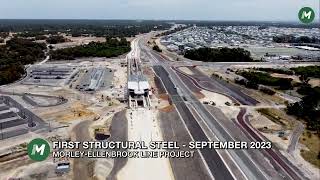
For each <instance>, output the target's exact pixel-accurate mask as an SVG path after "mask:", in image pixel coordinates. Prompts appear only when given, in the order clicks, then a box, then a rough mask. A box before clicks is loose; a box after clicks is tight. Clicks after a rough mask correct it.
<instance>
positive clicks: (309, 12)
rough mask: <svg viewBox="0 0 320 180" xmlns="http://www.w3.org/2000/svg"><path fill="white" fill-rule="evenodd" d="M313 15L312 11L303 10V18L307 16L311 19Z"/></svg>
mask: <svg viewBox="0 0 320 180" xmlns="http://www.w3.org/2000/svg"><path fill="white" fill-rule="evenodd" d="M311 15H312V11H308V12H307V11H303V13H302V14H301V19H304V18H307V19H310V18H311Z"/></svg>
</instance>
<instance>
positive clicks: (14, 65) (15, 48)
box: [0, 38, 46, 85]
mask: <svg viewBox="0 0 320 180" xmlns="http://www.w3.org/2000/svg"><path fill="white" fill-rule="evenodd" d="M44 49H46V45H45V44H40V43H35V42H32V41H31V40H28V39H22V38H13V39H11V40H10V41H7V43H6V45H3V46H0V85H3V84H7V83H11V82H13V81H16V80H18V79H19V78H20V77H21V76H22V75H23V74H24V73H25V71H24V65H25V64H31V63H34V62H35V61H38V60H40V59H42V58H44V52H43V50H44Z"/></svg>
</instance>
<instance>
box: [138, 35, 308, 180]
mask: <svg viewBox="0 0 320 180" xmlns="http://www.w3.org/2000/svg"><path fill="white" fill-rule="evenodd" d="M138 42H139V46H138V47H139V48H141V52H143V53H145V54H147V56H148V58H149V60H150V65H151V66H153V69H154V71H155V72H156V74H157V76H159V78H160V79H161V80H162V82H163V84H164V86H165V88H166V90H167V92H168V94H169V95H170V96H171V99H172V101H173V104H174V105H175V107H176V109H177V111H178V113H179V114H180V116H181V118H182V120H183V121H184V122H185V124H186V126H187V128H188V130H189V131H190V133H191V135H192V136H194V137H195V138H199V139H202V140H203V139H205V140H209V139H210V138H209V136H208V132H204V131H203V127H202V126H199V124H200V123H201V124H205V126H206V127H208V128H209V129H210V131H211V133H212V134H213V136H215V137H217V138H218V139H219V140H220V141H235V139H237V138H238V137H235V136H234V133H233V131H234V129H229V127H225V125H224V124H223V123H221V122H220V120H219V119H218V118H216V116H215V114H213V113H212V112H210V111H209V110H208V109H207V107H206V106H204V105H203V104H202V103H200V102H199V100H198V99H197V98H196V97H195V96H194V95H193V92H192V91H191V90H190V88H189V87H188V86H187V85H186V84H185V82H184V81H183V80H182V79H181V74H179V73H180V72H178V71H176V69H174V63H172V62H169V61H167V60H166V59H165V58H163V57H162V56H161V55H158V54H157V53H156V52H154V51H152V50H150V49H149V48H147V47H146V46H144V44H143V43H142V42H143V41H142V40H138ZM179 64H180V65H181V64H182V63H181V62H179ZM186 64H188V62H187V63H186ZM196 73H198V72H196ZM197 75H199V76H202V74H199V73H198V74H197ZM168 77H169V78H168ZM201 78H205V77H201ZM201 78H200V79H201ZM209 79H210V78H209ZM209 79H204V82H206V81H207V80H208V81H209ZM189 80H191V81H192V82H193V84H195V85H198V86H197V87H198V88H201V89H202V88H206V85H207V84H196V82H197V80H196V79H195V78H194V77H189ZM210 82H212V81H211V80H210ZM213 83H214V84H212V85H209V90H211V91H216V89H210V88H216V87H219V88H220V91H223V92H227V93H228V94H227V95H228V96H231V97H232V98H233V99H236V100H237V101H239V102H241V103H242V104H246V105H255V104H257V101H255V100H254V99H253V98H251V97H249V96H247V95H245V94H243V93H241V91H238V90H237V89H232V87H230V86H226V85H225V84H223V83H221V82H213ZM182 96H183V97H184V98H185V100H187V102H185V101H184V99H183V98H182ZM186 104H188V106H187V105H186ZM189 106H190V107H192V108H194V110H195V111H196V112H197V113H198V115H199V117H200V118H197V119H196V118H195V117H194V116H193V114H191V113H190V109H189V108H188V107H189ZM241 131H242V132H245V131H244V130H243V129H241ZM245 133H246V134H247V132H245ZM194 137H193V138H194ZM246 140H247V138H246ZM258 140H259V139H258ZM249 152H250V153H251V152H252V151H247V150H228V153H229V155H230V156H231V158H232V159H233V160H234V161H235V162H236V164H237V165H238V167H239V169H241V171H242V172H243V173H244V174H245V176H246V178H247V179H302V178H304V177H303V176H301V175H300V174H299V173H298V172H294V171H293V169H295V168H291V164H287V161H284V160H282V159H277V158H278V155H274V157H273V156H272V157H270V156H268V157H265V158H259V159H254V158H252V157H263V156H261V154H263V153H262V152H260V151H259V150H257V151H255V152H254V153H257V154H259V155H260V156H257V155H252V154H249ZM269 152H270V151H269ZM272 153H274V152H272ZM201 154H202V155H203V157H204V161H205V163H206V164H207V165H208V167H209V169H210V171H211V173H212V174H213V176H214V178H216V179H220V178H221V177H220V176H221V174H220V173H219V172H220V171H221V172H223V173H222V174H224V177H225V176H226V175H225V173H226V172H228V171H229V172H228V173H227V174H230V173H231V176H232V172H230V170H229V169H228V167H227V166H228V165H227V164H226V163H223V162H222V161H223V159H222V160H221V158H220V157H219V156H216V155H217V154H218V153H217V152H216V151H213V150H210V151H208V150H203V151H201ZM211 156H213V157H211ZM212 158H214V159H215V161H216V163H217V164H219V165H221V166H219V167H218V169H216V168H217V164H210V161H211V160H212ZM267 158H269V160H271V161H276V162H278V161H279V162H278V164H280V166H281V167H279V168H276V169H271V170H270V167H271V168H273V167H274V166H270V164H269V166H264V165H262V164H264V163H266V164H268V162H269V160H267ZM270 158H271V159H270ZM272 158H275V159H272ZM208 162H209V163H208ZM283 163H284V164H283ZM217 170H218V172H217ZM266 171H268V172H266ZM269 171H273V172H275V173H270V172H269Z"/></svg>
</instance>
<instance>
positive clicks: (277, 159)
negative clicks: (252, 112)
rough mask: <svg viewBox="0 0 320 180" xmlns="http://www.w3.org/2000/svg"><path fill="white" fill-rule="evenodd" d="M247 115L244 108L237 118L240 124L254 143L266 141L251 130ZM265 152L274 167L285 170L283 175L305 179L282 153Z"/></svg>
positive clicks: (268, 150)
mask: <svg viewBox="0 0 320 180" xmlns="http://www.w3.org/2000/svg"><path fill="white" fill-rule="evenodd" d="M245 113H246V110H245V109H244V108H242V109H241V111H240V114H239V115H238V117H237V119H238V121H239V124H240V125H241V126H242V127H243V128H244V129H245V130H246V131H247V132H248V133H249V134H250V136H251V138H252V139H253V141H258V142H263V141H266V140H265V139H264V137H262V135H261V134H260V133H256V132H254V130H253V129H252V128H251V125H249V123H248V122H249V119H248V116H245V118H243V116H244V114H245ZM263 151H264V152H265V154H266V157H268V158H269V160H270V162H271V164H273V166H274V167H275V168H277V169H279V171H283V170H284V171H283V172H282V173H283V175H285V174H286V173H287V175H289V176H290V177H291V178H293V179H301V177H302V178H303V179H305V177H304V176H303V175H301V174H299V173H300V172H299V170H298V169H296V168H292V167H291V166H290V165H289V163H290V162H288V161H286V160H285V159H284V158H283V157H282V155H281V153H280V152H278V151H277V150H275V149H274V148H271V149H265V150H263ZM285 179H287V177H285Z"/></svg>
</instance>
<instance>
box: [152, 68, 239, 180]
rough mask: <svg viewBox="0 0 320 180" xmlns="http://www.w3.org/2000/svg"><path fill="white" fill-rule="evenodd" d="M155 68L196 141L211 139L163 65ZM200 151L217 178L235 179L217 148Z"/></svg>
mask: <svg viewBox="0 0 320 180" xmlns="http://www.w3.org/2000/svg"><path fill="white" fill-rule="evenodd" d="M153 69H154V71H155V72H156V74H157V75H158V76H159V77H160V79H161V80H162V82H163V83H164V86H165V87H166V90H167V92H168V93H169V95H170V96H171V98H172V101H173V104H174V105H175V106H176V108H177V111H178V112H179V114H180V116H181V118H182V120H183V121H184V122H185V124H186V126H187V128H188V130H189V131H190V133H191V135H192V137H193V139H194V140H195V141H209V139H208V138H207V136H206V135H205V133H204V132H203V130H202V129H201V127H200V125H199V124H198V122H197V120H196V119H195V118H194V117H193V115H192V113H191V112H190V110H189V109H188V107H187V106H186V104H185V103H184V100H183V99H182V97H180V96H179V94H178V92H177V90H176V89H175V88H174V87H175V85H174V84H173V83H172V81H171V79H170V78H168V76H169V74H168V72H167V71H166V70H165V69H164V68H163V67H162V66H154V67H153ZM200 152H201V154H202V155H203V156H204V160H205V162H206V164H207V165H208V167H209V169H210V171H211V173H212V175H213V176H214V177H215V178H216V179H228V180H229V179H234V178H233V177H232V175H231V173H230V172H229V170H228V169H227V167H226V165H225V164H224V162H223V161H222V159H221V158H220V156H219V155H218V153H217V152H216V151H215V150H212V149H208V148H205V149H201V150H200Z"/></svg>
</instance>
